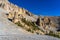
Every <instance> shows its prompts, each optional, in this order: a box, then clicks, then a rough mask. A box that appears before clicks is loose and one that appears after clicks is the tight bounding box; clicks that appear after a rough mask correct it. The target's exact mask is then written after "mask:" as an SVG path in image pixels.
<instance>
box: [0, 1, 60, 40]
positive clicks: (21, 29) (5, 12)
mask: <svg viewBox="0 0 60 40" xmlns="http://www.w3.org/2000/svg"><path fill="white" fill-rule="evenodd" d="M2 24H3V25H2ZM59 30H60V17H59V16H58V17H54V16H53V17H49V16H37V15H34V14H32V13H31V12H29V11H28V10H26V9H24V8H20V7H18V6H17V5H14V4H12V3H10V2H9V1H8V0H0V35H5V36H7V35H8V36H7V38H8V37H9V36H10V37H11V36H12V37H11V38H12V39H14V38H16V37H17V39H19V38H21V37H23V39H22V40H24V39H25V40H29V37H31V38H30V39H31V40H34V39H36V40H45V39H46V40H59V39H58V38H60V33H59V32H60V31H59ZM14 35H15V37H14ZM19 35H20V36H19ZM45 35H46V36H45ZM47 35H50V36H47ZM18 36H19V37H18ZM51 36H54V37H58V38H54V37H51ZM2 37H3V36H2ZM10 37H9V38H10ZM48 37H49V38H48ZM26 38H27V39H26ZM32 38H33V39H32ZM10 40H11V39H10Z"/></svg>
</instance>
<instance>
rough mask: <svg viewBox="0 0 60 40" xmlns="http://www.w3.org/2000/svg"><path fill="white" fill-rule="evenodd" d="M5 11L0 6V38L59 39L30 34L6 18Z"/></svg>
mask: <svg viewBox="0 0 60 40" xmlns="http://www.w3.org/2000/svg"><path fill="white" fill-rule="evenodd" d="M6 13H7V11H6V10H4V9H2V8H0V40H60V39H59V38H55V37H51V36H45V35H36V34H31V33H29V32H27V31H25V30H24V29H22V28H20V27H19V26H17V25H15V24H14V23H12V22H11V21H9V20H8V19H7V16H6Z"/></svg>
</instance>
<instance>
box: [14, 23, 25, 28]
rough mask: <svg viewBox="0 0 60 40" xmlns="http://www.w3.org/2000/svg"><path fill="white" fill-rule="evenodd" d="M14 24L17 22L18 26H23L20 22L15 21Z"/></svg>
mask: <svg viewBox="0 0 60 40" xmlns="http://www.w3.org/2000/svg"><path fill="white" fill-rule="evenodd" d="M15 24H17V25H18V26H20V27H24V26H23V25H22V24H21V23H20V22H17V23H15Z"/></svg>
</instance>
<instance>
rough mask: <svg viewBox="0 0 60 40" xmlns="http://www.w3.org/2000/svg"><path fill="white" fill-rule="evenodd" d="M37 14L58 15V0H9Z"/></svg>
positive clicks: (59, 0)
mask: <svg viewBox="0 0 60 40" xmlns="http://www.w3.org/2000/svg"><path fill="white" fill-rule="evenodd" d="M9 1H10V2H12V3H14V4H16V5H18V6H19V7H22V8H25V9H27V10H28V11H30V12H32V13H34V14H37V15H45V16H46V15H47V16H60V0H9Z"/></svg>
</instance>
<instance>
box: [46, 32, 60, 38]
mask: <svg viewBox="0 0 60 40" xmlns="http://www.w3.org/2000/svg"><path fill="white" fill-rule="evenodd" d="M47 35H49V36H53V37H57V38H60V36H59V34H55V33H53V32H52V31H50V33H49V34H47Z"/></svg>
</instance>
